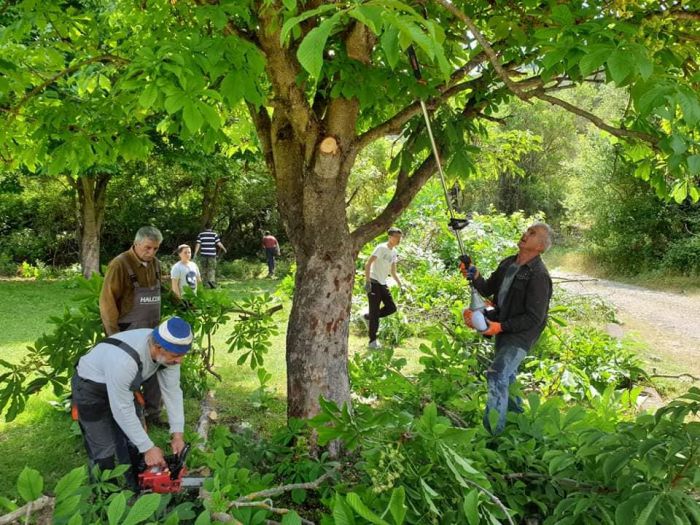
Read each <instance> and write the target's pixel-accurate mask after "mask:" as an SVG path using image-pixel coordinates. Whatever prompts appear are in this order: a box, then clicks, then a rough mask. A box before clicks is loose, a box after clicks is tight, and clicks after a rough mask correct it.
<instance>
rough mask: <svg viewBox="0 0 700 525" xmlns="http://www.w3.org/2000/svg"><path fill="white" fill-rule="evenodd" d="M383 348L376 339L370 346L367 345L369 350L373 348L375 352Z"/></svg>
mask: <svg viewBox="0 0 700 525" xmlns="http://www.w3.org/2000/svg"><path fill="white" fill-rule="evenodd" d="M381 347H382V344H381V343H380V342H379V340H378V339H375V340H374V341H370V342H369V344H368V345H367V348H372V349H373V350H377V349H379V348H381Z"/></svg>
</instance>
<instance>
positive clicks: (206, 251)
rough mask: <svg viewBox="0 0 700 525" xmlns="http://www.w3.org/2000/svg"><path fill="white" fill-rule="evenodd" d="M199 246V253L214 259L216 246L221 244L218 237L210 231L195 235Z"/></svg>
mask: <svg viewBox="0 0 700 525" xmlns="http://www.w3.org/2000/svg"><path fill="white" fill-rule="evenodd" d="M197 242H198V243H199V244H200V248H199V253H200V254H202V255H204V256H207V257H216V245H217V243H220V242H221V239H220V238H219V236H218V235H217V234H216V233H215V232H213V231H212V230H205V231H203V232H202V233H200V234H199V235H197Z"/></svg>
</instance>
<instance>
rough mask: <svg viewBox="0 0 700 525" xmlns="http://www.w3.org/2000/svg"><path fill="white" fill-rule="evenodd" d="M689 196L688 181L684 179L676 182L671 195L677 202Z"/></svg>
mask: <svg viewBox="0 0 700 525" xmlns="http://www.w3.org/2000/svg"><path fill="white" fill-rule="evenodd" d="M687 196H688V182H687V181H683V182H678V183H676V185H675V186H674V187H673V191H672V192H671V197H672V198H673V200H674V201H676V203H677V204H680V203H681V202H683V201H684V200H685V198H686V197H687Z"/></svg>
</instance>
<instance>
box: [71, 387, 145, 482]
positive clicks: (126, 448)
mask: <svg viewBox="0 0 700 525" xmlns="http://www.w3.org/2000/svg"><path fill="white" fill-rule="evenodd" d="M71 387H72V390H73V403H74V404H76V405H77V407H78V423H79V424H80V430H81V431H82V434H83V442H84V443H85V449H86V450H87V454H88V458H89V462H90V470H92V467H94V466H95V465H97V466H99V467H100V468H101V469H102V470H104V469H113V468H114V467H115V465H117V464H119V465H131V467H132V468H131V469H130V470H129V472H127V474H126V476H125V477H126V480H127V482H128V483H129V485H131V486H132V487H134V486H135V485H136V474H137V473H136V470H137V468H138V464H139V460H140V459H141V454H140V453H139V451H138V449H137V448H136V447H135V446H134V445H133V444H132V443H131V442H130V441H129V439H128V438H127V437H126V434H124V431H122V429H121V427H120V426H119V425H118V424H117V422H116V421H115V420H114V417H113V416H112V411H111V409H110V407H109V399H108V397H107V386H106V385H104V384H102V383H95V382H94V381H89V380H87V379H83V378H81V377H80V376H78V374H74V375H73V379H72V380H71ZM134 406H135V407H136V410H137V414H138V413H139V412H141V406H140V405H138V403H136V401H134ZM115 458H116V462H115Z"/></svg>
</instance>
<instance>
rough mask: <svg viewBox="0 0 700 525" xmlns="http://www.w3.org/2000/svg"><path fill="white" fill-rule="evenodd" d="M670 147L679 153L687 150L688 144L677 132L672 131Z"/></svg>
mask: <svg viewBox="0 0 700 525" xmlns="http://www.w3.org/2000/svg"><path fill="white" fill-rule="evenodd" d="M671 148H672V149H673V152H674V153H677V154H678V155H680V154H681V153H685V152H686V151H687V150H688V144H687V143H686V141H685V139H684V138H683V137H681V136H680V135H678V134H677V133H674V134H673V135H671Z"/></svg>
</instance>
